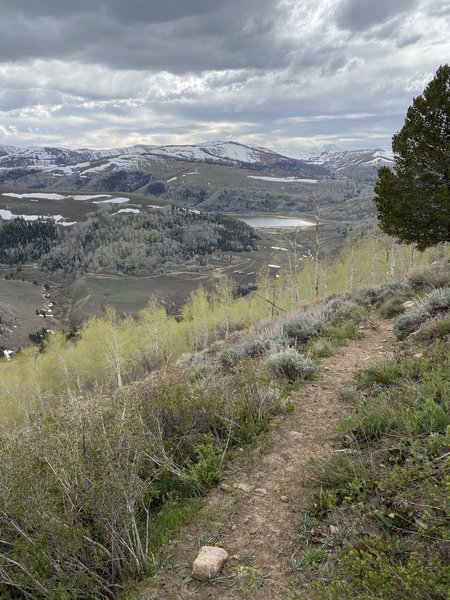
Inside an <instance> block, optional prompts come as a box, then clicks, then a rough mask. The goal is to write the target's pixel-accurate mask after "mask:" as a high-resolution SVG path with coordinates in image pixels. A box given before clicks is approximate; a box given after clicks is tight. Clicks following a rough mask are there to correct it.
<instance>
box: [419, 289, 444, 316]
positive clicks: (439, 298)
mask: <svg viewBox="0 0 450 600" xmlns="http://www.w3.org/2000/svg"><path fill="white" fill-rule="evenodd" d="M424 304H425V307H426V308H427V309H428V310H429V311H430V313H431V314H436V313H439V312H442V311H445V310H449V309H450V288H442V289H437V290H433V291H432V292H430V293H429V294H428V295H427V297H426V298H425V302H424Z"/></svg>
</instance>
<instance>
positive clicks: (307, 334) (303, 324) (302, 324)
mask: <svg viewBox="0 0 450 600" xmlns="http://www.w3.org/2000/svg"><path fill="white" fill-rule="evenodd" d="M335 310H336V303H330V304H328V305H323V306H316V307H314V306H313V307H310V308H308V309H304V310H302V311H301V312H299V313H298V314H297V315H296V316H295V317H294V318H293V319H291V320H290V321H288V322H287V323H284V325H283V334H284V335H285V336H286V337H287V338H288V340H289V343H290V344H291V345H295V346H301V345H302V344H306V342H307V341H308V340H309V339H310V338H312V337H313V336H315V335H317V334H318V333H320V332H321V331H322V330H323V329H324V327H325V326H326V325H327V323H329V321H330V318H331V315H332V314H333V313H334V311H335Z"/></svg>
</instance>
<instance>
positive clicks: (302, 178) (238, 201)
mask: <svg viewBox="0 0 450 600" xmlns="http://www.w3.org/2000/svg"><path fill="white" fill-rule="evenodd" d="M381 164H391V158H390V156H389V154H388V153H385V152H384V151H380V150H361V151H348V152H339V153H336V152H319V153H316V154H312V155H311V154H307V155H306V156H304V157H303V158H302V159H299V158H290V157H287V156H283V155H281V154H279V153H277V152H274V151H271V150H269V149H267V148H260V147H253V146H248V145H244V144H239V143H238V142H211V143H208V144H199V145H190V146H161V147H153V146H133V147H130V148H117V149H111V150H86V149H81V150H68V149H62V148H51V147H45V148H16V147H13V146H2V147H1V149H0V185H5V186H8V187H9V188H10V191H15V190H14V189H13V187H14V188H19V187H23V188H35V189H37V188H39V189H49V190H55V191H73V190H78V191H80V192H84V193H99V192H106V193H114V192H126V193H131V192H135V193H139V194H141V195H145V196H147V197H152V198H162V199H164V200H166V201H169V202H176V203H180V204H183V205H186V206H191V207H194V206H196V207H197V208H200V209H202V210H213V211H220V212H237V213H242V212H253V211H259V212H261V211H262V212H277V211H278V212H279V211H289V212H292V211H306V212H310V211H311V210H312V205H313V200H314V196H317V197H318V198H319V199H320V201H321V203H322V204H323V205H324V206H328V205H330V204H336V203H342V202H345V201H346V200H348V199H350V198H355V197H358V198H361V199H362V200H364V199H365V198H367V197H370V195H371V194H372V189H373V183H374V181H375V179H376V172H377V168H378V166H380V165H381ZM5 191H8V190H7V189H5Z"/></svg>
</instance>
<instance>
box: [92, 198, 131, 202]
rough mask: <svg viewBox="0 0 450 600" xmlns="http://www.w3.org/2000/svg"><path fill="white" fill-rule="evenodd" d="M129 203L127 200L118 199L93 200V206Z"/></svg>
mask: <svg viewBox="0 0 450 600" xmlns="http://www.w3.org/2000/svg"><path fill="white" fill-rule="evenodd" d="M129 201H130V199H129V198H122V197H118V198H108V199H107V200H95V201H94V204H125V203H126V202H129Z"/></svg>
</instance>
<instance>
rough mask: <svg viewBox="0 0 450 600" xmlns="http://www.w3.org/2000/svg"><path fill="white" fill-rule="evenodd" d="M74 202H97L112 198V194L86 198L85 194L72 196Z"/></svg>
mask: <svg viewBox="0 0 450 600" xmlns="http://www.w3.org/2000/svg"><path fill="white" fill-rule="evenodd" d="M71 197H72V198H73V199H74V200H96V199H97V198H111V194H94V195H93V196H85V195H84V194H77V195H76V196H71Z"/></svg>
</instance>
